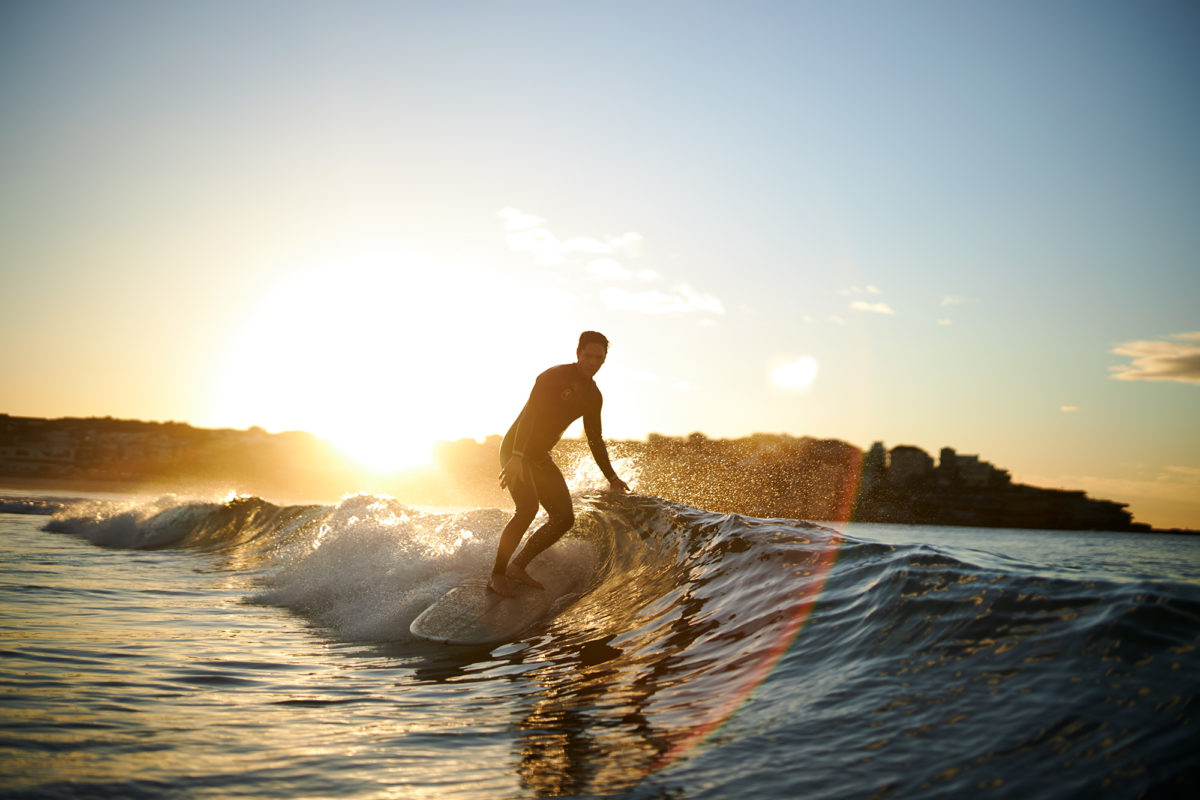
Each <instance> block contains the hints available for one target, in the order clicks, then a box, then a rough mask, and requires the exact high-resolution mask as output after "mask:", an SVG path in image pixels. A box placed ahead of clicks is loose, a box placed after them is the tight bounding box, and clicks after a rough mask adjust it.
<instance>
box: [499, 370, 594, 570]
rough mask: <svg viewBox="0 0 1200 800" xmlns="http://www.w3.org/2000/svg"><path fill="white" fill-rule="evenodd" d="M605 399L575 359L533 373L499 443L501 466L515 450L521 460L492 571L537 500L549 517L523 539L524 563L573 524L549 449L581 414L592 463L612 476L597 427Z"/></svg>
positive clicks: (513, 546) (502, 564) (534, 511)
mask: <svg viewBox="0 0 1200 800" xmlns="http://www.w3.org/2000/svg"><path fill="white" fill-rule="evenodd" d="M603 403H604V398H603V397H602V396H601V394H600V389H599V388H597V387H596V382H595V381H593V380H592V379H591V378H588V377H585V376H584V375H583V374H582V373H580V371H579V368H578V367H577V366H576V365H575V364H562V365H560V366H557V367H551V368H550V369H548V370H546V371H545V372H543V373H542V374H541V375H539V376H538V377H537V382H536V383H534V385H533V391H532V392H530V393H529V400H528V401H526V403H525V407H524V408H523V409H521V413H520V414H519V415H518V416H517V419H516V421H515V422H514V423H513V424H512V427H511V428H509V429H508V433H507V434H506V435H505V436H504V442H503V443H502V444H501V445H500V465H501V467H504V466H505V465H507V464H508V462H509V460H510V459H511V458H512V456H513V455H514V454H518V455H520V456H521V458H522V460H523V462H524V470H523V472H524V478H525V480H523V481H510V482H509V485H508V489H509V492H510V493H511V494H512V497H513V502H514V503H515V504H516V511H515V513H514V515H513V519H512V521H511V522H510V523H509V524H508V526H506V528H505V534H506V535H504V536H502V537H501V542H500V547H499V549H498V551H497V553H496V567H495V571H496V572H498V573H502V572H503V571H504V568H505V567H506V566H507V564H508V560H509V558H510V557H511V556H512V553H513V551H514V550H515V549H516V546H517V543H518V542H519V541H520V537H521V536H522V535H524V533H525V530H526V529H527V528H528V527H529V523H531V522H533V518H534V517H535V516H536V515H537V510H538V505H539V504H540V505H541V506H543V507H544V508H545V509H546V514H547V515H549V519H548V520H547V521H546V524H545V525H543V526H542V527H540V528H538V529H537V531H535V532H534V534H533V535H532V536H530V537H529V541H528V542H527V543H526V544H525V547H524V549H523V550H522V551H521V554H520V556H518V560H519V563H520V566H522V567H524V566H525V565H526V564H528V563H529V562H530V561H531V560H532V559H533V558H534V557H535V556H537V555H538V554H539V553H541V552H542V551H543V550H545V549H546V548H547V547H549V546H550V545H552V544H554V542H556V541H558V539H559V537H561V536H562V535H563V534H564V533H566V532H567V531H568V530H569V529H570V527H571V526H572V525H574V524H575V513H574V511H573V509H572V508H571V493H570V491H569V490H568V489H567V482H566V481H565V480H564V479H563V476H562V472H560V471H559V469H558V466H557V465H556V464H555V463H554V460H553V459H552V458H550V451H551V450H552V449H554V446H555V445H556V444H558V441H559V439H561V438H562V435H563V433H564V432H565V431H566V429H567V426H569V425H570V424H571V423H572V422H574V421H575V420H577V419H579V418H580V417H583V430H584V433H585V434H586V435H587V440H588V446H589V447H590V448H591V450H592V456H593V457H594V458H595V459H596V464H597V465H599V467H600V470H601V471H602V472H603V473H604V477H606V478H608V479H609V480H614V479H616V477H617V473H616V472H615V471H614V470H613V468H612V464H611V463H610V462H609V459H608V449H607V448H606V447H605V446H604V439H603V438H602V437H601V431H600V407H601V406H602V405H603Z"/></svg>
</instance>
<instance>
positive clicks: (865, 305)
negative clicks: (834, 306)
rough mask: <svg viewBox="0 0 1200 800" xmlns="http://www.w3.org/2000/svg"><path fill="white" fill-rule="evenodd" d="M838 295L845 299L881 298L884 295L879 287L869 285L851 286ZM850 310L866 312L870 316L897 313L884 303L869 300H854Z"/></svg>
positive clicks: (851, 302)
mask: <svg viewBox="0 0 1200 800" xmlns="http://www.w3.org/2000/svg"><path fill="white" fill-rule="evenodd" d="M838 294H840V295H842V296H843V297H862V296H864V295H869V296H871V297H879V296H880V295H882V294H883V292H882V291H880V289H879V287H878V286H874V285H871V284H867V285H866V286H851V287H850V288H849V289H842V290H841V291H840V292H838ZM850 308H851V309H853V310H854V311H865V312H867V313H869V314H895V313H896V312H895V311H894V310H893V309H892V307H891V306H889V305H888V304H887V303H884V302H883V301H874V302H872V301H868V300H852V301H850Z"/></svg>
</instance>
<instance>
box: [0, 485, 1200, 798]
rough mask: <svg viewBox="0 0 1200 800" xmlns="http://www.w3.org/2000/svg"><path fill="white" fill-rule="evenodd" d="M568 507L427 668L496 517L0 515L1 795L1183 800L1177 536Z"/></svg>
mask: <svg viewBox="0 0 1200 800" xmlns="http://www.w3.org/2000/svg"><path fill="white" fill-rule="evenodd" d="M577 508H578V517H579V521H578V524H577V526H576V529H575V530H574V531H573V533H572V534H571V536H570V538H569V539H568V540H564V541H563V542H561V543H560V544H559V545H557V546H556V547H555V548H553V549H552V550H551V551H548V552H547V553H546V554H545V555H544V556H543V558H545V559H547V560H548V562H549V563H548V566H549V568H552V569H561V570H571V571H572V573H574V574H580V575H584V576H585V579H584V580H583V581H582V582H581V583H580V584H579V585H578V586H577V587H576V589H577V591H576V592H575V593H573V594H572V595H570V596H566V597H563V598H561V600H562V603H563V604H566V605H567V608H566V610H565V611H563V612H562V613H561V614H559V615H558V616H557V617H556V618H554V619H552V620H548V621H546V622H545V623H543V624H541V625H539V626H538V627H535V628H534V629H532V630H530V631H528V633H527V634H526V635H525V636H524V637H523V638H522V639H521V640H520V641H517V642H513V643H510V644H506V645H502V646H499V647H495V648H461V647H459V648H456V647H448V646H438V645H432V644H429V643H425V642H422V641H419V640H414V639H413V638H412V637H411V636H410V635H409V634H408V623H409V622H410V621H411V620H412V618H413V617H414V616H415V615H416V614H418V613H419V612H420V611H421V610H422V609H424V608H425V606H426V605H428V604H429V603H431V602H433V601H434V600H435V599H437V597H439V596H440V595H441V594H442V593H443V592H444V591H446V590H447V589H449V588H450V587H451V586H453V585H454V584H455V583H457V582H459V581H460V580H463V579H467V578H477V577H481V576H482V575H484V574H485V573H486V571H487V569H488V568H489V566H490V563H491V559H492V556H493V553H494V546H495V539H496V536H497V535H498V532H499V530H500V528H501V527H502V525H503V523H504V521H505V520H506V515H505V514H504V513H502V512H501V511H498V510H495V509H476V510H471V511H466V512H461V513H441V514H439V513H430V512H422V511H419V510H416V509H412V508H406V507H404V506H402V505H400V504H398V503H396V502H395V501H393V500H390V499H386V498H373V497H365V496H363V497H354V498H348V499H346V500H344V501H343V502H341V503H340V504H338V505H335V506H294V507H276V506H273V505H271V504H269V503H267V502H264V501H262V500H260V499H257V498H238V499H234V500H231V501H227V502H222V503H196V502H186V501H183V500H177V499H175V498H161V499H158V500H155V501H152V502H148V503H147V502H143V503H141V504H136V503H132V504H131V503H126V502H116V501H100V500H93V501H91V502H87V503H82V504H78V503H74V502H70V501H60V500H43V499H38V498H34V497H30V496H29V495H28V494H25V495H18V493H9V495H8V497H7V498H4V497H0V510H2V511H7V512H9V513H0V554H2V555H0V638H2V641H0V795H3V796H5V797H106V798H108V797H156V798H157V797H181V798H182V797H187V798H194V797H213V798H218V797H219V798H228V797H250V798H265V797H338V798H353V797H381V798H426V797H428V798H447V797H450V798H454V797H462V798H481V799H486V800H496V799H497V798H528V797H563V796H565V797H588V798H591V797H629V798H646V799H647V800H649V799H650V798H664V799H666V798H672V799H674V798H739V800H744V799H749V798H764V799H765V798H771V800H775V799H776V798H869V797H894V798H933V797H945V798H962V797H975V796H979V797H987V798H1020V800H1030V799H1031V798H1043V797H1044V798H1061V797H1079V798H1085V797H1086V798H1094V797H1114V798H1126V797H1129V798H1132V797H1187V798H1192V797H1194V796H1195V790H1196V788H1197V786H1198V785H1200V708H1198V705H1197V693H1198V690H1200V652H1198V650H1197V645H1198V644H1200V540H1198V539H1193V538H1184V537H1170V536H1157V535H1131V534H1079V533H1061V532H1034V531H1009V530H979V529H975V530H966V529H952V528H928V527H924V528H923V527H894V526H880V525H850V526H832V527H834V528H837V529H838V531H840V532H835V531H834V530H831V529H830V528H825V527H820V526H814V525H810V524H807V523H802V522H795V521H786V520H761V519H751V518H745V517H738V516H729V515H718V514H713V513H709V512H705V511H702V510H699V509H695V508H690V507H687V506H681V505H676V504H672V503H668V502H665V501H662V500H658V499H654V498H647V497H616V498H612V497H601V496H598V495H589V496H583V497H580V498H577ZM55 511H57V514H56V515H55V516H54V517H50V516H48V514H49V513H51V512H55Z"/></svg>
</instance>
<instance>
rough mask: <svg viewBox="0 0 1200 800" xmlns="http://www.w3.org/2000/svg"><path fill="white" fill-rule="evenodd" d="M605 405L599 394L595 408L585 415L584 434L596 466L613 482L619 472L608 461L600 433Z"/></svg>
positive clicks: (597, 394)
mask: <svg viewBox="0 0 1200 800" xmlns="http://www.w3.org/2000/svg"><path fill="white" fill-rule="evenodd" d="M603 403H604V400H603V398H601V397H600V393H599V392H597V393H596V405H595V407H594V408H592V409H591V410H590V411H588V412H587V413H585V414H584V415H583V432H584V433H585V434H586V435H587V440H588V447H590V448H591V450H592V458H594V459H596V465H597V466H598V467H600V471H601V472H603V473H604V477H606V478H608V479H609V480H610V481H611V480H615V479H616V477H617V472H616V470H614V469H613V468H612V463H611V462H610V461H609V460H608V448H607V447H605V446H604V436H603V435H602V434H601V431H600V406H601V405H602V404H603Z"/></svg>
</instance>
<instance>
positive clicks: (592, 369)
mask: <svg viewBox="0 0 1200 800" xmlns="http://www.w3.org/2000/svg"><path fill="white" fill-rule="evenodd" d="M575 357H576V359H577V361H578V364H579V371H580V372H582V373H583V374H584V375H586V376H587V377H589V378H590V377H592V376H593V375H595V374H596V373H597V372H599V371H600V367H602V366H604V359H605V358H607V357H608V337H606V336H605V335H604V334H603V333H597V332H596V331H584V332H583V333H581V334H579V346H578V347H577V348H575Z"/></svg>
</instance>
